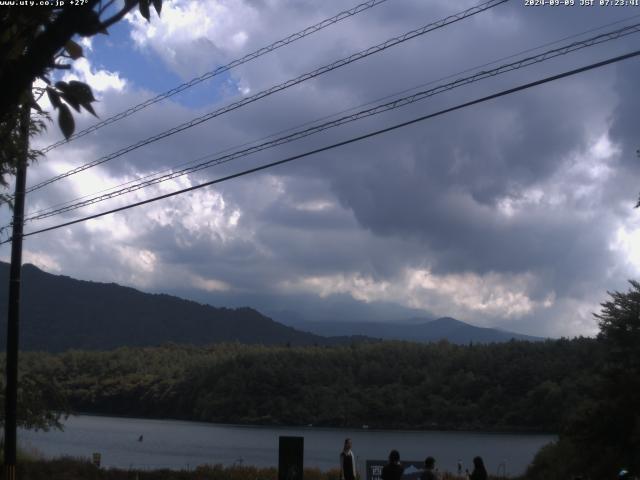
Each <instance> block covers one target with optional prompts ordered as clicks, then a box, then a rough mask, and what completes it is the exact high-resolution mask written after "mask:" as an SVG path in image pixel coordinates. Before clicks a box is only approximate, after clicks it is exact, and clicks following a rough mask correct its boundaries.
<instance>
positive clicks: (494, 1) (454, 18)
mask: <svg viewBox="0 0 640 480" xmlns="http://www.w3.org/2000/svg"><path fill="white" fill-rule="evenodd" d="M508 1H509V0H489V1H488V2H484V3H481V4H479V5H476V6H474V7H471V8H468V9H466V10H464V11H462V12H459V13H456V14H454V15H450V16H448V17H446V18H443V19H441V20H438V21H436V22H433V23H430V24H428V25H425V26H423V27H420V28H418V29H415V30H411V31H409V32H406V33H404V34H402V35H399V36H397V37H393V38H390V39H388V40H386V41H385V42H382V43H380V44H378V45H375V46H373V47H369V48H367V49H365V50H362V51H360V52H358V53H354V54H352V55H350V56H348V57H345V58H343V59H341V60H337V61H335V62H333V63H330V64H328V65H325V66H323V67H320V68H318V69H316V70H313V71H311V72H308V73H305V74H303V75H300V76H298V77H296V78H293V79H290V80H287V81H286V82H283V83H280V84H278V85H275V86H273V87H270V88H268V89H266V90H262V91H261V92H258V93H256V94H255V95H252V96H250V97H246V98H243V99H242V100H239V101H236V102H233V103H231V104H229V105H226V106H224V107H222V108H219V109H217V110H214V111H213V112H209V113H207V114H205V115H202V116H200V117H197V118H194V119H192V120H190V121H188V122H185V123H182V124H180V125H177V126H175V127H173V128H171V129H169V130H166V131H164V132H162V133H159V134H157V135H154V136H152V137H149V138H146V139H145V140H141V141H139V142H136V143H134V144H132V145H129V146H127V147H124V148H122V149H120V150H118V151H116V152H113V153H110V154H108V155H105V156H103V157H100V158H98V159H96V160H93V161H91V162H88V163H85V164H83V165H80V166H78V167H76V168H73V169H71V170H69V171H67V172H64V173H61V174H59V175H56V176H55V177H52V178H49V179H48V180H44V181H42V182H40V183H38V184H36V185H33V186H31V187H29V188H27V190H26V193H30V192H33V191H35V190H38V189H40V188H42V187H45V186H46V185H49V184H51V183H53V182H56V181H58V180H62V179H63V178H67V177H70V176H71V175H75V174H76V173H80V172H83V171H84V170H87V169H89V168H92V167H95V166H97V165H101V164H103V163H105V162H108V161H110V160H113V159H115V158H118V157H121V156H122V155H124V154H126V153H129V152H132V151H134V150H136V149H138V148H141V147H143V146H145V145H148V144H150V143H153V142H156V141H158V140H161V139H164V138H166V137H169V136H171V135H174V134H176V133H179V132H182V131H184V130H187V129H189V128H192V127H195V126H196V125H199V124H201V123H203V122H206V121H208V120H211V119H212V118H215V117H218V116H220V115H223V114H225V113H227V112H230V111H232V110H236V109H238V108H240V107H243V106H245V105H248V104H250V103H253V102H255V101H257V100H260V99H262V98H265V97H267V96H269V95H272V94H274V93H276V92H279V91H281V90H285V89H287V88H290V87H292V86H294V85H297V84H299V83H302V82H304V81H307V80H310V79H312V78H315V77H317V76H320V75H323V74H325V73H327V72H330V71H332V70H335V69H338V68H340V67H343V66H345V65H348V64H351V63H353V62H356V61H358V60H361V59H363V58H366V57H368V56H370V55H373V54H375V53H379V52H382V51H384V50H386V49H388V48H391V47H393V46H396V45H399V44H401V43H404V42H406V41H408V40H411V39H413V38H416V37H418V36H421V35H424V34H426V33H429V32H432V31H434V30H437V29H440V28H443V27H445V26H447V25H450V24H452V23H455V22H458V21H460V20H463V19H465V18H468V17H471V16H473V15H477V14H478V13H481V12H484V11H486V10H489V9H491V8H495V7H497V6H498V5H501V4H503V3H506V2H508Z"/></svg>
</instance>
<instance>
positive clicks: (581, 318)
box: [0, 0, 640, 337]
mask: <svg viewBox="0 0 640 480" xmlns="http://www.w3.org/2000/svg"><path fill="white" fill-rule="evenodd" d="M576 3H579V2H576ZM475 4H476V2H470V1H457V2H451V1H448V0H439V1H430V2H424V1H421V0H387V1H386V2H384V3H382V4H380V5H378V6H376V7H374V8H372V9H369V10H367V11H365V12H362V13H360V14H359V15H356V16H354V17H352V18H349V19H346V20H344V21H342V22H340V23H338V24H335V25H332V26H330V27H328V28H325V29H323V30H322V31H320V32H317V33H315V34H313V35H310V36H308V37H306V38H304V39H302V40H299V41H297V42H295V43H293V44H291V45H289V46H286V47H283V48H280V49H278V50H277V51H274V52H271V53H269V54H267V55H264V56H262V57H260V58H258V59H256V60H254V61H251V62H248V63H246V64H244V65H242V66H239V67H237V68H234V69H232V70H231V71H229V72H226V73H224V74H222V75H219V76H217V77H215V78H213V79H210V80H207V81H205V82H202V83H201V84H199V85H198V86H195V87H193V88H190V89H188V90H187V91H185V92H183V93H181V94H178V95H176V96H173V97H171V98H170V99H167V100H165V101H163V102H160V103H158V104H155V105H153V106H151V107H149V108H146V109H144V110H142V111H140V112H138V113H136V114H134V115H132V116H130V117H128V118H126V119H124V120H122V121H119V122H116V123H114V124H112V125H110V126H107V127H105V128H103V129H101V130H99V131H98V132H95V133H93V134H90V135H87V136H85V137H83V138H81V139H78V140H76V141H73V142H71V143H68V144H66V145H64V146H61V147H59V148H56V149H54V150H52V151H50V152H48V153H47V154H46V156H45V157H44V158H42V159H41V160H40V161H39V162H38V163H37V164H36V165H33V166H31V167H30V169H29V172H28V185H33V184H36V183H38V182H40V181H43V180H46V179H48V178H50V177H52V176H54V175H56V174H59V173H62V172H65V171H67V170H69V169H71V168H73V167H75V166H78V165H81V164H83V163H86V162H88V161H91V160H95V159H97V158H100V157H101V156H103V155H106V154H109V153H111V152H113V151H116V150H118V149H120V148H122V147H125V146H127V145H130V144H133V143H135V142H137V141H138V140H140V139H144V138H148V137H150V136H152V135H155V134H157V133H159V132H162V131H165V130H167V129H169V128H172V127H173V126H175V125H177V124H179V123H182V122H184V121H188V120H190V119H192V118H195V117H198V116H201V115H203V114H206V113H208V112H211V111H213V110H216V109H217V108H220V107H223V106H225V105H228V104H230V103H232V102H234V101H237V100H239V99H242V98H246V97H249V96H251V95H254V94H256V93H258V92H260V91H262V90H264V89H267V88H269V87H271V86H273V85H276V84H279V83H282V82H285V81H287V80H289V79H291V78H294V77H297V76H299V75H301V74H303V73H306V72H309V71H312V70H315V69H316V68H318V67H321V66H323V65H327V64H330V63H332V62H334V61H336V60H338V59H341V58H344V57H347V56H349V55H351V54H353V53H356V52H359V51H361V50H364V49H366V48H368V47H370V46H373V45H376V44H379V43H381V42H383V41H385V40H387V39H389V38H392V37H395V36H397V35H400V34H403V33H405V32H408V31H410V30H413V29H416V28H419V27H421V26H423V25H426V24H429V23H431V22H433V21H437V20H439V19H441V18H444V17H446V16H448V15H452V14H454V13H457V12H459V11H462V10H464V9H465V8H468V7H471V6H473V5H475ZM355 5H356V2H345V1H340V0H335V1H333V0H332V1H323V2H315V1H310V0H202V1H199V2H193V1H181V0H168V1H167V0H165V1H164V3H163V9H162V14H161V16H160V17H159V18H158V17H157V15H156V14H155V12H153V13H152V19H151V22H150V23H147V22H146V21H145V20H144V19H143V18H142V17H141V16H140V14H139V13H137V12H136V13H135V14H131V15H129V16H128V17H126V18H125V20H123V21H122V22H121V23H120V24H118V25H116V26H114V27H113V28H111V29H110V34H109V35H108V36H103V35H101V36H98V37H94V38H91V39H78V41H79V42H80V43H81V44H82V45H83V48H84V53H85V58H83V59H80V60H78V61H76V62H75V63H74V65H73V69H72V70H71V71H69V72H66V73H65V77H64V78H65V79H66V80H70V79H80V80H82V81H86V82H87V83H89V85H91V86H92V88H93V91H94V93H95V96H96V98H97V99H98V102H97V103H96V104H94V107H95V109H96V112H97V114H98V115H99V117H100V118H101V119H104V118H108V117H109V116H111V115H113V114H116V113H118V112H121V111H123V110H125V109H126V108H128V107H129V106H131V105H135V104H137V103H139V102H141V101H144V100H145V99H147V98H151V97H153V96H155V95H157V94H159V93H162V92H164V91H166V90H168V89H171V88H173V87H175V86H176V85H178V84H180V83H182V82H185V81H189V80H190V79H192V78H194V77H196V76H199V75H202V74H203V73H206V72H208V71H211V70H213V69H215V68H216V67H219V66H221V65H225V64H227V63H229V62H230V61H232V60H234V59H237V58H240V57H242V56H244V55H245V54H247V53H250V52H252V51H255V50H257V49H259V48H260V47H263V46H266V45H269V44H271V43H272V42H274V41H276V40H279V39H281V38H283V37H286V36H288V35H290V34H292V33H295V32H297V31H300V30H302V29H304V28H305V27H307V26H309V25H312V24H315V23H317V22H319V21H321V20H323V19H325V18H328V17H331V16H333V15H335V14H337V13H338V12H340V11H342V10H344V9H346V8H350V7H352V6H355ZM614 22H618V23H615V24H613V23H614ZM635 22H640V7H633V6H625V7H614V6H609V7H601V6H597V5H596V6H592V7H585V6H580V5H574V6H564V5H562V6H554V7H552V6H525V4H524V1H520V0H517V1H516V0H512V1H510V2H507V3H506V4H503V5H499V6H497V7H495V8H493V9H491V10H488V11H486V12H483V13H480V14H478V15H475V16H473V17H470V18H467V19H464V20H461V21H459V22H456V23H454V24H452V25H449V26H447V27H445V28H442V29H439V30H437V31H434V32H431V33H428V34H426V35H423V36H420V37H418V38H414V39H412V40H409V41H407V42H404V43H402V44H400V45H397V46H394V47H392V48H389V49H387V50H385V51H383V52H380V53H377V54H374V55H371V56H369V57H367V58H365V59H362V60H360V61H358V62H354V63H352V64H350V65H346V66H343V67H341V68H338V69H336V70H333V71H331V72H329V73H326V74H324V75H321V76H319V77H316V78H314V79H311V80H308V81H305V82H303V83H301V84H299V85H296V86H294V87H291V88H288V89H286V90H284V91H281V92H278V93H275V94H273V95H270V96H269V97H267V98H264V99H261V100H259V101H256V102H253V103H251V104H249V105H246V106H244V107H242V108H239V109H237V110H235V111H233V112H230V113H227V114H225V115H221V116H219V117H217V118H214V119H212V120H209V121H207V122H204V123H202V124H200V125H198V126H196V127H194V128H190V129H188V130H186V131H184V132H181V133H178V134H176V135H172V136H170V137H168V138H165V139H163V140H160V141H158V142H155V143H152V144H150V145H147V146H145V147H143V148H139V149H137V150H136V151H134V152H131V153H129V154H127V155H124V156H122V157H120V158H117V159H114V160H112V161H110V162H107V163H104V164H102V165H100V166H98V167H95V168H91V169H89V170H87V171H85V172H82V173H80V174H77V175H74V176H72V177H69V178H67V179H64V180H61V181H57V182H55V183H53V184H51V185H49V186H47V187H45V188H42V189H40V190H37V191H35V192H33V193H31V194H29V196H28V198H27V212H35V211H38V210H40V209H43V208H47V207H49V206H51V205H55V204H58V203H60V202H65V201H68V200H73V199H76V198H78V197H82V196H84V195H89V194H92V193H95V192H98V191H101V190H104V189H106V188H110V187H113V186H115V185H119V184H121V183H123V182H128V181H132V180H135V179H136V178H139V177H142V176H145V175H149V174H151V173H154V172H158V171H163V170H166V169H171V168H174V169H175V168H176V167H177V166H178V165H180V164H182V163H184V162H188V161H192V160H194V159H197V158H200V157H203V156H205V155H211V154H214V153H217V152H221V151H224V150H227V149H230V148H233V150H237V149H240V148H241V147H240V146H241V145H244V144H246V143H247V142H254V141H256V140H259V139H262V138H264V137H267V136H269V135H272V134H275V133H277V132H281V131H284V130H289V129H292V128H294V127H299V126H301V125H303V124H307V122H312V121H317V120H318V119H321V118H324V117H327V116H332V115H337V114H340V112H345V111H346V110H349V112H348V113H351V112H354V111H358V110H361V109H363V108H366V107H363V105H365V104H369V103H371V102H374V103H373V104H376V103H375V102H376V101H379V99H381V98H384V97H388V96H390V95H394V97H392V98H398V96H402V95H399V94H400V92H404V91H407V90H410V92H415V91H418V90H420V89H422V90H424V89H425V88H430V87H433V86H436V85H440V84H445V83H448V82H451V81H453V80H455V79H457V78H460V77H463V76H465V75H469V74H470V73H474V72H477V71H480V70H482V69H487V68H492V67H494V66H498V65H501V64H504V63H508V62H511V61H514V60H515V59H518V58H521V57H524V56H527V55H532V54H537V53H541V52H543V51H545V50H548V49H551V48H556V47H558V46H561V45H565V44H568V43H571V42H573V41H576V40H579V39H585V38H589V37H591V36H594V35H597V34H600V33H604V32H607V31H610V30H614V29H617V28H621V27H622V26H625V25H631V24H633V23H635ZM607 25H608V26H607ZM601 27H602V28H601ZM594 29H597V30H594ZM585 32H586V33H585ZM567 37H572V38H570V39H567ZM563 39H564V40H563ZM639 40H640V34H633V35H629V36H627V37H624V38H622V39H618V40H614V41H610V42H607V43H604V44H601V45H598V46H595V47H591V48H586V49H583V50H580V51H578V52H575V53H572V54H569V55H566V56H561V57H558V58H555V59H552V60H549V61H547V62H543V63H540V64H536V65H533V66H530V67H527V68H523V69H520V70H517V71H514V72H510V73H507V74H504V75H499V76H494V77H491V78H488V79H485V80H482V81H479V82H476V83H473V84H470V85H466V86H463V87H461V88H457V89H454V90H451V91H448V92H445V93H442V94H439V95H436V96H433V97H431V98H428V99H426V100H422V101H420V102H417V103H415V104H412V105H409V106H405V107H403V108H399V109H396V110H394V111H391V112H387V113H383V114H380V115H376V116H374V117H371V118H367V119H363V120H359V121H357V122H353V123H350V124H348V125H343V126H340V127H337V128H333V129H330V130H327V131H324V132H321V133H319V134H316V135H313V136H309V137H307V138H305V139H302V140H297V141H295V142H291V143H288V144H286V145H282V146H279V147H277V148H272V149H269V150H265V151H263V152H260V153H258V154H254V155H251V156H247V157H243V158H239V159H236V160H234V161H232V162H228V163H227V164H224V165H219V166H216V167H213V168H209V169H205V170H202V171H200V172H197V173H194V174H191V175H188V176H182V177H179V178H176V179H173V180H170V181H167V182H164V183H161V184H159V185H155V186H153V187H150V188H146V189H143V190H139V191H137V192H134V193H131V194H128V195H125V196H122V197H119V198H118V199H113V200H110V201H107V202H103V203H99V204H96V205H92V206H90V207H86V208H83V209H80V210H77V211H74V212H68V213H66V214H63V215H60V216H58V217H53V218H49V219H46V220H42V221H37V222H36V221H34V222H30V223H27V225H26V227H25V231H26V232H29V231H33V230H35V229H39V228H43V227H46V226H49V225H55V224H57V223H60V222H63V221H69V220H72V219H74V218H79V217H81V216H85V215H89V214H93V213H98V212H101V211H104V210H107V209H110V208H115V207H117V206H120V205H125V204H128V203H131V202H135V201H139V200H142V199H145V198H150V197H153V196H157V195H160V194H164V193H169V192H172V191H175V190H178V189H181V188H185V187H189V186H193V185H197V184H200V183H202V182H205V181H208V180H212V179H215V178H219V177H222V176H224V175H228V174H231V173H235V172H239V171H241V170H244V169H248V168H251V167H255V166H258V165H262V164H265V163H268V162H273V161H276V160H280V159H283V158H285V157H288V156H290V155H296V154H300V153H304V152H307V151H310V150H313V149H316V148H319V147H323V146H326V145H330V144H333V143H336V142H340V141H343V140H346V139H349V138H352V137H356V136H358V135H362V134H365V133H368V132H370V131H374V130H377V129H381V128H384V127H387V126H390V125H393V124H396V123H400V122H404V121H407V120H411V119H413V118H416V117H420V116H423V115H426V114H428V113H433V112H436V111H438V110H441V109H444V108H448V107H451V106H455V105H458V104H461V103H464V102H467V101H470V100H473V99H476V98H479V97H482V96H486V95H490V94H492V93H496V92H499V91H501V90H504V89H507V88H511V87H513V86H516V85H518V84H521V83H527V82H531V81H534V80H537V79H541V78H544V77H546V76H549V75H552V74H557V73H560V72H563V71H565V70H570V69H572V68H577V67H580V66H583V65H587V64H590V63H594V62H597V61H600V60H604V59H607V58H609V57H613V56H616V55H621V54H623V53H627V52H630V51H633V50H634V49H637V48H638V46H639V45H640V41H639ZM550 43H552V44H551V45H549V44H550ZM531 49H534V50H531ZM522 52H526V53H522ZM513 55H515V56H514V57H512V58H510V59H508V60H506V59H505V58H506V57H511V56H513ZM493 62H497V63H493ZM488 63H491V64H492V65H491V66H485V65H486V64H488ZM462 72H466V73H462ZM639 76H640V60H639V59H638V58H635V59H630V60H626V61H624V62H620V63H617V64H614V65H610V66H607V67H603V68H600V69H598V70H595V71H590V72H586V73H582V74H580V75H577V76H574V77H570V78H566V79H562V80H559V81H555V82H552V83H548V84H545V85H542V86H538V87H535V88H531V89H528V90H525V91H522V92H519V93H515V94H513V95H509V96H505V97H502V98H499V99H495V100H492V101H489V102H485V103H482V104H478V105H474V106H471V107H468V108H464V109H461V110H458V111H456V112H452V113H449V114H446V115H442V116H438V117H436V118H432V119H430V120H427V121H424V122H419V123H416V124H413V125H410V126H407V127H405V128H401V129H398V130H395V131H393V132H388V133H385V134H382V135H378V136H375V137H372V138H368V139H366V140H363V141H359V142H356V143H352V144H349V145H346V146H343V147H339V148H335V149H332V150H328V151H325V152H322V153H319V154H315V155H311V156H308V157H305V158H303V159H300V160H297V161H295V162H292V163H288V164H285V165H281V166H278V167H274V168H270V169H268V170H264V171H261V172H258V173H255V174H252V175H247V176H244V177H241V178H237V179H233V180H230V181H227V182H224V183H220V184H218V185H215V186H211V187H206V188H202V189H199V190H195V191H193V192H190V193H186V194H183V195H179V196H175V197H172V198H170V199H166V200H162V201H159V202H155V203H152V204H148V205H145V206H142V207H139V208H135V209H131V210H127V211H125V212H121V213H117V214H113V215H109V216H106V217H102V218H100V219H96V220H91V221H88V222H84V223H80V224H77V225H73V226H69V227H65V228H62V229H58V230H54V231H51V232H48V233H42V234H38V235H34V236H31V237H28V238H26V239H25V244H24V261H25V262H26V263H33V264H35V265H37V266H39V267H40V268H42V269H44V270H46V271H48V272H51V273H55V274H63V275H68V276H72V277H75V278H80V279H84V280H92V281H100V282H116V283H120V284H122V285H127V286H132V287H135V288H138V289H141V290H143V291H146V292H158V293H159V292H166V293H172V294H177V295H180V296H182V297H185V298H190V299H194V300H197V301H200V302H204V303H209V304H212V305H215V306H243V305H248V306H252V307H255V308H257V309H259V310H261V311H264V312H265V313H267V314H269V315H272V316H273V318H274V319H275V320H279V319H280V320H283V319H284V318H285V317H286V318H300V319H306V320H322V319H331V320H374V321H382V320H385V321H402V320H406V319H408V318H415V317H423V318H437V317H441V316H452V317H455V318H457V319H460V320H463V321H466V322H469V323H472V324H474V325H478V326H485V327H496V328H502V329H506V330H511V331H515V332H519V333H526V334H532V335H539V336H549V337H560V336H569V337H572V336H577V335H593V334H595V333H597V320H596V319H595V318H594V317H593V313H594V312H598V311H599V305H600V303H601V302H603V301H606V300H607V298H608V296H607V291H615V290H618V291H624V290H626V289H627V285H628V283H627V281H628V280H629V279H638V277H640V209H634V205H635V203H636V201H637V199H638V194H639V193H640V163H639V162H640V159H639V158H638V156H637V154H636V151H637V149H638V148H639V147H640V132H639V128H638V125H640V122H639V121H638V118H637V117H638V112H640V108H639V107H640V93H639V91H638V89H637V79H638V78H639ZM443 79H444V80H443ZM425 85H428V86H426V87H425ZM403 95H406V93H405V94H403ZM378 103H379V102H378ZM43 106H45V107H47V106H48V105H46V99H44V100H43ZM49 107H50V106H49ZM331 118H335V117H331ZM76 122H77V128H78V129H80V128H84V127H87V126H90V125H92V124H93V123H95V122H96V119H95V118H93V117H91V115H89V114H87V113H83V114H82V115H79V116H76ZM60 138H61V133H60V130H59V128H58V127H57V125H55V124H51V125H50V126H49V128H48V130H47V132H46V133H44V134H42V135H41V136H40V137H38V138H36V139H34V140H33V145H34V146H36V147H37V146H40V147H44V146H46V145H49V144H51V143H53V142H55V141H57V140H59V139H60ZM1 219H2V220H3V224H5V223H7V221H8V220H9V214H8V212H7V210H6V208H5V209H4V210H3V211H2V213H1ZM0 248H1V249H0V257H1V258H3V259H5V260H6V259H8V258H9V248H8V246H7V245H4V246H2V247H0Z"/></svg>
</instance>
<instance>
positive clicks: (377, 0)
mask: <svg viewBox="0 0 640 480" xmlns="http://www.w3.org/2000/svg"><path fill="white" fill-rule="evenodd" d="M386 1H387V0H369V1H367V2H364V3H361V4H359V5H356V6H355V7H353V8H350V9H349V10H344V11H342V12H340V13H338V14H337V15H334V16H333V17H331V18H326V19H324V20H322V21H321V22H318V23H316V24H315V25H311V26H309V27H307V28H305V29H303V30H300V31H299V32H296V33H293V34H291V35H289V36H288V37H285V38H283V39H280V40H278V41H276V42H273V43H272V44H271V45H267V46H266V47H261V48H259V49H258V50H256V51H254V52H251V53H248V54H247V55H245V56H244V57H242V58H238V59H236V60H232V61H231V62H229V63H227V64H226V65H222V66H220V67H217V68H215V69H213V70H211V71H209V72H206V73H203V74H202V75H200V76H199V77H195V78H192V79H191V80H189V81H188V82H184V83H182V84H180V85H178V86H177V87H174V88H172V89H171V90H167V91H166V92H164V93H161V94H159V95H156V96H155V97H153V98H150V99H148V100H145V101H144V102H142V103H139V104H137V105H134V106H132V107H129V108H127V109H126V110H124V111H122V112H120V113H118V114H116V115H113V116H111V117H109V118H106V119H104V120H102V121H101V122H98V123H96V124H94V125H91V126H90V127H88V128H85V129H84V130H80V131H79V132H77V133H75V134H73V135H71V136H70V137H69V138H68V139H66V140H60V141H58V142H55V143H52V144H51V145H49V146H47V147H45V148H43V149H42V150H40V151H41V152H42V153H46V152H48V151H50V150H53V149H54V148H57V147H59V146H60V145H64V144H65V143H69V142H71V141H73V140H75V139H77V138H80V137H84V136H85V135H87V134H89V133H92V132H95V131H96V130H99V129H101V128H102V127H105V126H107V125H110V124H112V123H114V122H117V121H119V120H122V119H123V118H126V117H128V116H130V115H133V114H134V113H136V112H139V111H140V110H143V109H145V108H147V107H150V106H151V105H153V104H155V103H158V102H160V101H162V100H164V99H166V98H169V97H172V96H174V95H176V94H178V93H180V92H182V91H184V90H187V89H188V88H191V87H193V86H195V85H198V84H199V83H202V82H204V81H206V80H209V79H211V78H213V77H215V76H217V75H220V74H222V73H224V72H228V71H229V70H231V69H232V68H235V67H238V66H240V65H242V64H244V63H247V62H250V61H252V60H255V59H256V58H258V57H261V56H263V55H266V54H267V53H270V52H273V51H274V50H277V49H279V48H281V47H284V46H286V45H289V44H291V43H293V42H295V41H297V40H300V39H302V38H305V37H308V36H309V35H312V34H314V33H316V32H318V31H320V30H322V29H324V28H327V27H329V26H331V25H333V24H335V23H338V22H340V21H342V20H344V19H346V18H350V17H352V16H354V15H357V14H358V13H361V12H364V11H365V10H369V9H370V8H373V7H375V6H377V5H380V4H381V3H384V2H386Z"/></svg>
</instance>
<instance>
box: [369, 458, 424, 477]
mask: <svg viewBox="0 0 640 480" xmlns="http://www.w3.org/2000/svg"><path fill="white" fill-rule="evenodd" d="M387 463H388V462H387V460H367V463H366V465H367V480H382V467H384V466H385V465H386V464H387ZM400 463H401V464H402V466H403V467H404V473H403V474H402V480H419V479H420V475H422V472H423V471H424V460H423V461H417V462H414V461H411V460H409V461H401V462H400Z"/></svg>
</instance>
